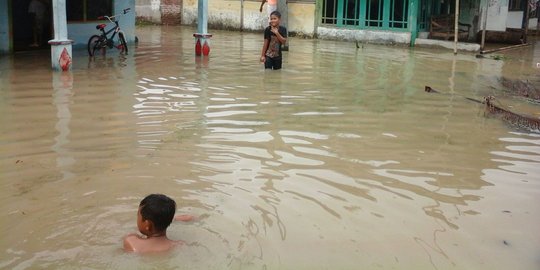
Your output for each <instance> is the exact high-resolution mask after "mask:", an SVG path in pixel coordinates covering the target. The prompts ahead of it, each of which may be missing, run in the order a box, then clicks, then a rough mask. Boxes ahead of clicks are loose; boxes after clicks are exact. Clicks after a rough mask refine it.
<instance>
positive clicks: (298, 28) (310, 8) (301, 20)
mask: <svg viewBox="0 0 540 270" xmlns="http://www.w3.org/2000/svg"><path fill="white" fill-rule="evenodd" d="M182 4H183V6H182V24H188V25H196V24H197V5H198V1H197V0H184V1H183V3H182ZM260 5H261V2H260V1H244V5H243V7H242V3H241V1H231V0H212V1H211V4H209V5H208V26H209V28H218V29H235V30H239V29H242V30H262V29H264V28H265V27H266V26H268V18H267V12H266V5H265V6H264V8H263V12H259V7H260ZM288 14H289V16H288V25H287V28H288V30H289V32H294V33H297V34H300V35H307V36H313V34H314V32H315V22H314V16H315V4H314V3H289V4H288ZM242 17H243V23H241V21H242V19H241V18H242Z"/></svg>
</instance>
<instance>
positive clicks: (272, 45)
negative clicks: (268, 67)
mask: <svg viewBox="0 0 540 270" xmlns="http://www.w3.org/2000/svg"><path fill="white" fill-rule="evenodd" d="M270 29H271V26H268V27H266V29H264V39H268V49H266V53H265V55H266V56H268V57H272V58H276V57H281V43H280V42H279V40H278V39H277V37H276V34H274V33H272V31H270ZM278 32H279V34H280V35H281V36H282V37H284V38H287V28H285V27H283V26H281V25H280V26H279V29H278Z"/></svg>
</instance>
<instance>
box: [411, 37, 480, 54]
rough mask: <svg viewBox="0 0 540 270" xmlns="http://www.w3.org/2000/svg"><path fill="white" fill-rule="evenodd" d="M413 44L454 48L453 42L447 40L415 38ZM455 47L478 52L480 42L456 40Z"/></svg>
mask: <svg viewBox="0 0 540 270" xmlns="http://www.w3.org/2000/svg"><path fill="white" fill-rule="evenodd" d="M414 45H415V46H419V47H436V48H445V49H451V50H453V49H454V42H453V41H447V40H437V39H424V38H417V39H416V40H415V42H414ZM457 49H458V50H459V51H468V52H479V51H480V44H476V43H466V42H458V44H457Z"/></svg>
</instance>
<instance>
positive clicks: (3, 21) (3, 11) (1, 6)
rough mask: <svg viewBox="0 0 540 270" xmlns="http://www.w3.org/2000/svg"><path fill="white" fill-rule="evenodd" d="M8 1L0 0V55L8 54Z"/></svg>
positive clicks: (9, 35) (9, 34)
mask: <svg viewBox="0 0 540 270" xmlns="http://www.w3.org/2000/svg"><path fill="white" fill-rule="evenodd" d="M8 10H9V8H8V0H0V54H4V53H7V52H9V50H10V48H9V44H10V37H11V36H12V34H11V33H10V27H9V25H10V22H9V14H8Z"/></svg>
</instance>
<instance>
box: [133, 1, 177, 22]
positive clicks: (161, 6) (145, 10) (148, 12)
mask: <svg viewBox="0 0 540 270" xmlns="http://www.w3.org/2000/svg"><path fill="white" fill-rule="evenodd" d="M135 10H136V13H137V20H139V21H145V22H151V23H155V24H167V25H179V24H181V22H182V19H181V17H182V0H137V2H136V7H135Z"/></svg>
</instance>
